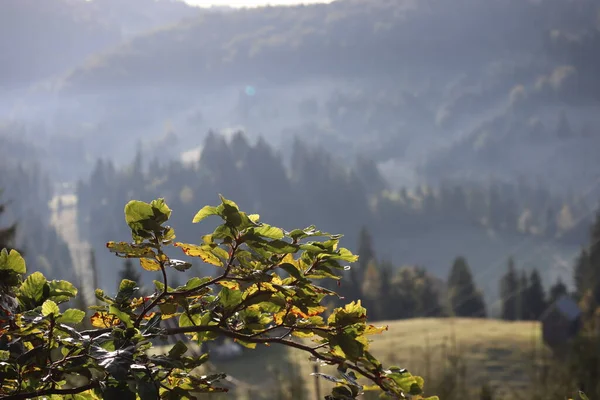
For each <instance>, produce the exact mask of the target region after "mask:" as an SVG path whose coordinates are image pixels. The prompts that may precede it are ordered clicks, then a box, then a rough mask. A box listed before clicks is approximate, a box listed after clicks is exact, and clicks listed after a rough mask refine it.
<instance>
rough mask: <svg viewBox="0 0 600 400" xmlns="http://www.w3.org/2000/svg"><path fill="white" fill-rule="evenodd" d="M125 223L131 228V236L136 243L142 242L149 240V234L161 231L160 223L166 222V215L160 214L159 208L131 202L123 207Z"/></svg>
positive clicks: (135, 201) (150, 235) (134, 201)
mask: <svg viewBox="0 0 600 400" xmlns="http://www.w3.org/2000/svg"><path fill="white" fill-rule="evenodd" d="M124 211H125V221H126V222H127V225H129V228H131V235H132V237H133V239H134V240H135V241H136V243H140V242H142V239H143V238H150V237H152V234H151V233H150V232H160V231H162V227H161V225H160V224H161V223H162V222H164V221H166V219H167V217H166V215H164V214H162V212H161V206H160V205H159V206H158V207H153V206H151V205H150V204H148V203H144V202H143V201H138V200H131V201H130V202H129V203H127V205H126V206H125V210H124Z"/></svg>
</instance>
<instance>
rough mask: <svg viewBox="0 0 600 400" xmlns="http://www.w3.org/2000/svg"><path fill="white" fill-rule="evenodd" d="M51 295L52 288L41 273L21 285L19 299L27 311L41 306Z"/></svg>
mask: <svg viewBox="0 0 600 400" xmlns="http://www.w3.org/2000/svg"><path fill="white" fill-rule="evenodd" d="M49 294H50V287H49V286H48V282H47V281H46V278H45V277H44V275H42V273H41V272H34V273H33V274H31V275H29V276H28V277H27V279H25V281H24V282H23V283H22V284H21V287H20V288H19V291H18V293H17V299H18V300H19V303H20V304H21V306H22V307H24V308H25V309H27V310H30V309H32V308H35V307H37V306H39V305H41V304H42V303H43V302H44V300H46V299H47V298H48V296H49Z"/></svg>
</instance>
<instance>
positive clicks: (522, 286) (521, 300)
mask: <svg viewBox="0 0 600 400" xmlns="http://www.w3.org/2000/svg"><path fill="white" fill-rule="evenodd" d="M528 287H529V280H528V279H527V273H526V272H525V270H522V271H521V276H520V277H519V294H518V296H517V320H524V319H527V317H526V315H528V314H529V309H528V306H529V305H528V303H527V298H526V296H527V289H528Z"/></svg>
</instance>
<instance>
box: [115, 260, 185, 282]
mask: <svg viewBox="0 0 600 400" xmlns="http://www.w3.org/2000/svg"><path fill="white" fill-rule="evenodd" d="M138 269H139V268H135V267H134V265H133V261H131V259H130V258H126V259H125V261H124V262H123V269H122V270H121V271H119V278H120V279H119V282H117V284H118V283H120V282H121V281H122V280H123V279H129V280H130V281H134V282H139V281H140V279H141V275H140V273H139V272H138ZM171 285H172V283H171ZM173 287H175V286H173Z"/></svg>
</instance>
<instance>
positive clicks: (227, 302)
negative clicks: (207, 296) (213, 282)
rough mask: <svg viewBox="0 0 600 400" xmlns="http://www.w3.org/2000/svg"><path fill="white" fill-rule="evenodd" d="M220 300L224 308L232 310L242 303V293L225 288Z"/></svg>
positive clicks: (220, 294) (222, 290)
mask: <svg viewBox="0 0 600 400" xmlns="http://www.w3.org/2000/svg"><path fill="white" fill-rule="evenodd" d="M219 299H220V302H221V304H222V305H223V307H225V308H226V309H230V308H233V307H235V306H237V305H238V304H240V302H241V301H242V292H240V291H239V290H231V289H228V288H226V287H223V288H222V289H221V292H220V293H219Z"/></svg>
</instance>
